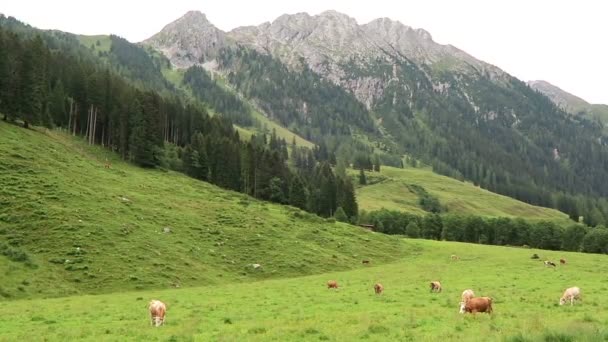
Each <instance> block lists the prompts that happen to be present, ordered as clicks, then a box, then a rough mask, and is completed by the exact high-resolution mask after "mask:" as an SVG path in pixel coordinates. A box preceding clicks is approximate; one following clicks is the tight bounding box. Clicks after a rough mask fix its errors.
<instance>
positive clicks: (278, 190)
mask: <svg viewBox="0 0 608 342" xmlns="http://www.w3.org/2000/svg"><path fill="white" fill-rule="evenodd" d="M268 188H269V192H270V198H269V199H270V201H272V202H275V203H284V202H285V194H284V193H283V181H282V180H281V179H280V178H278V177H273V178H272V179H270V184H269V186H268Z"/></svg>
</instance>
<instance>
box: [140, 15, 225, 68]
mask: <svg viewBox="0 0 608 342" xmlns="http://www.w3.org/2000/svg"><path fill="white" fill-rule="evenodd" d="M143 43H144V44H146V45H149V46H151V47H153V48H156V49H158V50H159V51H161V52H162V53H163V54H165V56H167V57H168V58H169V59H170V60H171V62H172V63H173V64H174V65H176V66H178V67H187V66H191V65H194V64H198V63H201V62H203V61H205V60H211V59H213V58H214V57H216V56H217V52H218V51H219V50H220V49H221V48H223V47H224V46H226V35H225V33H224V32H222V31H221V30H219V29H217V28H216V27H215V26H213V25H212V24H211V23H210V22H209V20H207V17H206V16H205V15H204V14H203V13H201V12H198V11H190V12H188V13H186V14H185V15H184V16H183V17H181V18H180V19H179V20H176V21H174V22H172V23H170V24H169V25H167V26H165V27H164V28H163V29H162V31H161V32H159V33H158V34H156V35H154V36H152V37H150V38H149V39H147V40H145V41H144V42H143Z"/></svg>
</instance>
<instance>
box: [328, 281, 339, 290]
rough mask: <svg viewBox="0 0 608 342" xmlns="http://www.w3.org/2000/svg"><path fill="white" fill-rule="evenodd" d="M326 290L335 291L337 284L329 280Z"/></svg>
mask: <svg viewBox="0 0 608 342" xmlns="http://www.w3.org/2000/svg"><path fill="white" fill-rule="evenodd" d="M327 288H328V289H337V288H338V282H337V281H335V280H330V281H328V282H327Z"/></svg>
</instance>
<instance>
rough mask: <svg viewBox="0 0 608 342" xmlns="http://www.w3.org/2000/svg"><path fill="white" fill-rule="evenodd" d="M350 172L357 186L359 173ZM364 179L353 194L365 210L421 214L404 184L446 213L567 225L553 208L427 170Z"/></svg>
mask: <svg viewBox="0 0 608 342" xmlns="http://www.w3.org/2000/svg"><path fill="white" fill-rule="evenodd" d="M351 172H352V175H353V177H354V178H355V183H356V184H358V183H359V182H358V175H359V171H351ZM366 176H367V183H368V185H366V186H359V185H357V189H356V192H357V201H358V203H359V207H360V208H363V209H365V210H368V211H370V210H378V209H382V208H385V209H390V210H400V211H405V212H411V213H413V214H421V215H423V214H425V212H424V211H423V210H422V208H421V207H420V206H419V205H418V195H417V194H416V193H415V192H413V191H412V190H410V189H409V188H408V184H415V185H419V186H422V187H423V188H424V189H426V191H428V192H429V193H430V194H431V195H434V196H436V197H437V198H439V201H440V202H441V204H442V205H445V206H446V207H447V209H448V212H453V213H460V214H471V215H479V216H486V217H512V218H515V217H521V218H524V219H526V220H532V221H535V220H550V221H555V222H557V223H570V221H569V219H568V216H567V215H566V214H564V213H562V212H559V211H557V210H555V209H549V208H542V207H537V206H533V205H530V204H527V203H524V202H521V201H518V200H515V199H513V198H510V197H506V196H502V195H499V194H495V193H493V192H490V191H487V190H484V189H481V188H479V187H476V186H474V185H473V184H472V183H469V182H461V181H458V180H456V179H453V178H449V177H445V176H441V175H438V174H436V173H433V172H432V171H431V169H430V168H412V167H407V168H405V169H399V168H394V167H389V166H383V167H382V168H381V169H380V172H379V173H378V172H366Z"/></svg>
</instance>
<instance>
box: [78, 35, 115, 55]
mask: <svg viewBox="0 0 608 342" xmlns="http://www.w3.org/2000/svg"><path fill="white" fill-rule="evenodd" d="M78 40H79V41H80V43H81V44H82V45H84V46H86V47H87V48H90V47H91V46H93V47H94V49H95V51H97V52H108V51H110V47H111V46H112V40H111V39H110V36H107V35H96V36H85V35H78ZM98 41H99V45H97V42H98Z"/></svg>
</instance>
